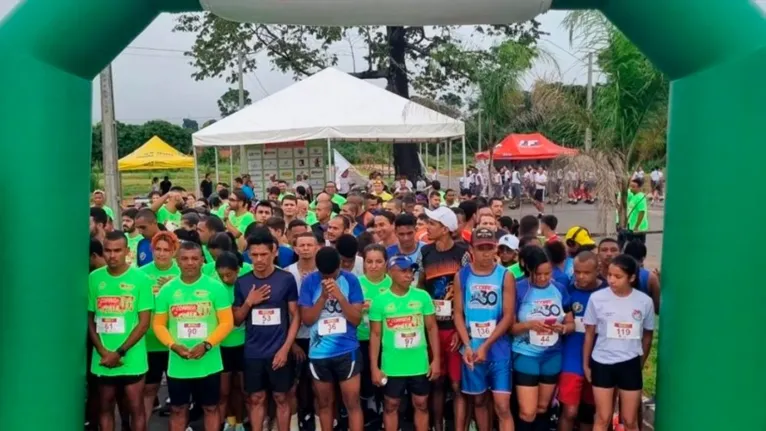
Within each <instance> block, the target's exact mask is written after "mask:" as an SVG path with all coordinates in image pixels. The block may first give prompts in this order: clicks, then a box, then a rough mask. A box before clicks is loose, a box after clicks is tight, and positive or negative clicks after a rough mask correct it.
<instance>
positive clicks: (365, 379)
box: [359, 341, 375, 400]
mask: <svg viewBox="0 0 766 431" xmlns="http://www.w3.org/2000/svg"><path fill="white" fill-rule="evenodd" d="M359 350H360V351H361V354H362V363H363V364H364V366H363V367H362V372H361V375H362V377H361V379H362V381H361V382H360V385H359V395H360V396H361V397H362V399H365V400H366V399H369V398H371V397H372V396H373V395H374V393H375V385H373V384H372V370H371V369H370V342H369V341H360V342H359Z"/></svg>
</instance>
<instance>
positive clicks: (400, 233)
mask: <svg viewBox="0 0 766 431" xmlns="http://www.w3.org/2000/svg"><path fill="white" fill-rule="evenodd" d="M417 225H418V219H417V217H415V216H414V215H412V214H406V213H405V214H399V215H398V216H396V219H394V234H395V235H396V239H397V241H398V242H397V244H394V245H392V246H389V247H388V248H386V254H387V255H388V257H392V256H407V257H408V258H409V259H410V260H411V261H412V262H413V263H415V264H417V265H418V268H420V267H421V264H422V259H421V255H420V249H421V248H423V246H424V245H425V244H423V243H422V242H420V241H418V240H417V238H416V236H415V231H416V230H417ZM418 280H420V272H419V271H418V272H415V283H417V282H418Z"/></svg>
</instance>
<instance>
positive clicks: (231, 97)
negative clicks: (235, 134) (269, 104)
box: [218, 88, 253, 117]
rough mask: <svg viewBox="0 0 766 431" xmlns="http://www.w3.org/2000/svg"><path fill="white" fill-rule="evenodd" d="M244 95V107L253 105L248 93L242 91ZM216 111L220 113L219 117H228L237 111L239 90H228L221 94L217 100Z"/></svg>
mask: <svg viewBox="0 0 766 431" xmlns="http://www.w3.org/2000/svg"><path fill="white" fill-rule="evenodd" d="M242 94H243V95H244V99H245V100H244V101H245V106H247V105H250V104H252V103H253V100H252V99H250V92H249V91H247V90H242ZM218 110H219V111H221V117H228V116H229V115H231V114H233V113H235V112H237V111H239V90H238V89H236V88H229V89H228V90H226V92H225V93H223V96H221V98H220V99H218Z"/></svg>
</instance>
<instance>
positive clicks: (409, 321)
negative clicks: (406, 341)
mask: <svg viewBox="0 0 766 431" xmlns="http://www.w3.org/2000/svg"><path fill="white" fill-rule="evenodd" d="M421 319H422V316H421V315H420V314H413V315H411V316H401V317H387V318H386V326H387V327H388V329H393V330H402V329H414V328H418V327H419V326H420V320H421Z"/></svg>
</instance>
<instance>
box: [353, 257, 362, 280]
mask: <svg viewBox="0 0 766 431" xmlns="http://www.w3.org/2000/svg"><path fill="white" fill-rule="evenodd" d="M351 273H352V274H354V275H355V276H357V277H361V276H363V275H364V259H363V258H362V256H357V257H356V260H355V261H354V269H352V270H351Z"/></svg>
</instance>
